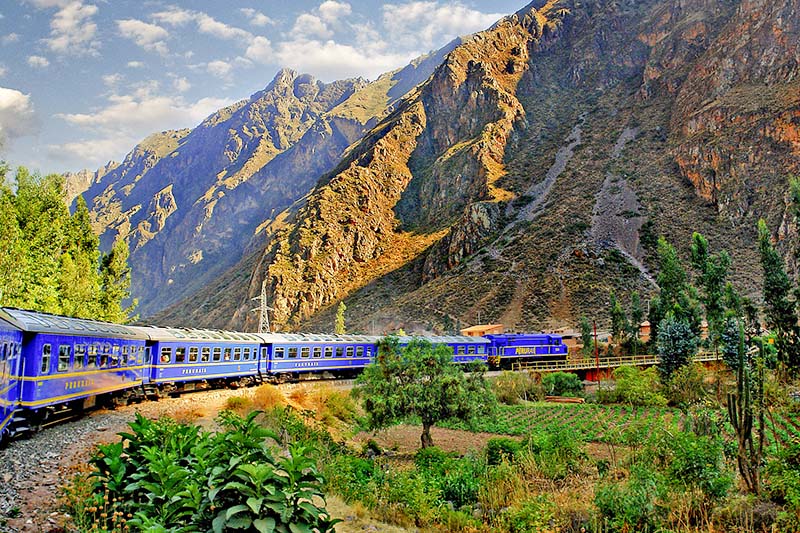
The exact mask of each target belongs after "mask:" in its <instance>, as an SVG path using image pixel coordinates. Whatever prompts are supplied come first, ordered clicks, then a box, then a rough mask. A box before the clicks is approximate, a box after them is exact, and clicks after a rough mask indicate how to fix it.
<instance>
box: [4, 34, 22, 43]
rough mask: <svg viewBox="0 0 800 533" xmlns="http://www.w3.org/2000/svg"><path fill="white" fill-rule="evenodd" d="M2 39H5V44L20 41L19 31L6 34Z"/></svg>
mask: <svg viewBox="0 0 800 533" xmlns="http://www.w3.org/2000/svg"><path fill="white" fill-rule="evenodd" d="M0 40H2V41H3V44H11V43H16V42H17V41H19V33H9V34H8V35H4V36H3V38H2V39H0Z"/></svg>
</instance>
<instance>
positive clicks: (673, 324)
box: [657, 315, 697, 380]
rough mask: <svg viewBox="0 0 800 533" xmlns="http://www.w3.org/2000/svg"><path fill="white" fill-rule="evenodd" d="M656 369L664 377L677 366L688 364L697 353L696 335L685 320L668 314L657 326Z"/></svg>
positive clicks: (670, 373) (668, 376)
mask: <svg viewBox="0 0 800 533" xmlns="http://www.w3.org/2000/svg"><path fill="white" fill-rule="evenodd" d="M657 346H658V356H659V362H658V370H659V372H661V375H662V376H663V377H664V378H665V379H666V380H669V378H670V377H671V376H672V373H673V372H675V371H676V370H678V369H679V368H681V367H683V366H685V365H688V364H689V363H690V362H691V361H692V357H694V354H695V353H697V335H695V333H694V331H692V329H691V327H689V325H688V324H687V323H686V322H682V321H679V320H676V319H675V318H673V316H672V315H668V316H667V318H665V319H664V320H662V321H661V324H659V327H658V339H657Z"/></svg>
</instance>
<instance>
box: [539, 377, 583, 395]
mask: <svg viewBox="0 0 800 533" xmlns="http://www.w3.org/2000/svg"><path fill="white" fill-rule="evenodd" d="M542 386H543V387H544V390H545V392H546V393H547V394H548V395H551V396H579V395H580V394H581V393H582V392H583V383H581V379H580V378H579V377H578V375H577V374H571V373H569V372H551V373H549V374H545V375H544V376H543V377H542Z"/></svg>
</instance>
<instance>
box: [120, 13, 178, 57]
mask: <svg viewBox="0 0 800 533" xmlns="http://www.w3.org/2000/svg"><path fill="white" fill-rule="evenodd" d="M117 28H118V29H119V32H120V34H121V35H122V36H123V37H125V38H127V39H130V40H132V41H133V42H135V43H136V44H137V45H139V46H141V47H142V48H144V49H145V50H147V51H148V52H156V53H158V54H160V55H162V56H163V55H167V43H165V42H164V39H166V38H167V37H169V32H167V30H165V29H164V28H162V27H161V26H157V25H155V24H149V23H147V22H143V21H141V20H137V19H125V20H118V21H117Z"/></svg>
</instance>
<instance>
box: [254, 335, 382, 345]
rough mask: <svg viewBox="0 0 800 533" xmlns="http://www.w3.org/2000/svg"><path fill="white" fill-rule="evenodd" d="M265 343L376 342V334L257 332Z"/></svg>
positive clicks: (377, 339) (379, 338) (377, 338)
mask: <svg viewBox="0 0 800 533" xmlns="http://www.w3.org/2000/svg"><path fill="white" fill-rule="evenodd" d="M256 335H258V336H259V337H261V339H262V340H263V342H265V343H267V344H306V343H326V344H376V343H377V342H378V341H379V340H381V337H378V336H376V335H347V334H345V335H332V334H326V333H257V334H256Z"/></svg>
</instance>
